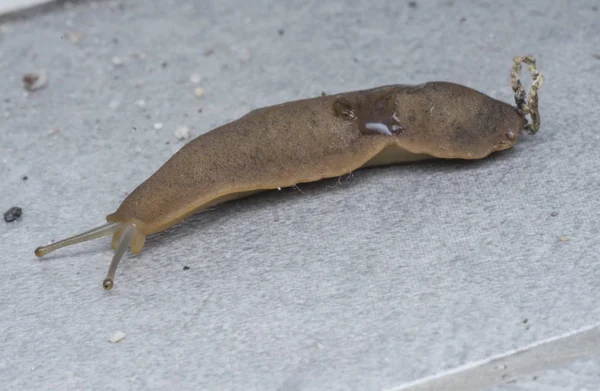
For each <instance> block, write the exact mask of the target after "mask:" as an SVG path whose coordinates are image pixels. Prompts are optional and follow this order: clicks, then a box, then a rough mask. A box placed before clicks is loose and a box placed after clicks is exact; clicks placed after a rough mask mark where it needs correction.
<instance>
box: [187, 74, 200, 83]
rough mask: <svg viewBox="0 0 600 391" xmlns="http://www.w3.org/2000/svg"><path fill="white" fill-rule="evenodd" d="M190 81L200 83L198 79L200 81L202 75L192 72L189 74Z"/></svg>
mask: <svg viewBox="0 0 600 391" xmlns="http://www.w3.org/2000/svg"><path fill="white" fill-rule="evenodd" d="M190 81H191V82H192V83H193V84H198V83H200V81H202V77H201V76H200V75H199V74H197V73H192V75H191V76H190Z"/></svg>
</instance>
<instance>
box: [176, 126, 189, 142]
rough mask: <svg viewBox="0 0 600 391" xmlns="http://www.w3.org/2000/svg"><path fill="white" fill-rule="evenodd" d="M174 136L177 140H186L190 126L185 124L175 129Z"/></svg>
mask: <svg viewBox="0 0 600 391" xmlns="http://www.w3.org/2000/svg"><path fill="white" fill-rule="evenodd" d="M175 137H177V139H178V140H187V139H188V138H190V128H188V127H187V126H182V127H180V128H179V129H177V130H176V131H175Z"/></svg>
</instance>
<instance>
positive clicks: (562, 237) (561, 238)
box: [558, 236, 569, 242]
mask: <svg viewBox="0 0 600 391" xmlns="http://www.w3.org/2000/svg"><path fill="white" fill-rule="evenodd" d="M558 239H559V240H560V241H561V242H568V241H569V237H568V236H560V237H559V238H558Z"/></svg>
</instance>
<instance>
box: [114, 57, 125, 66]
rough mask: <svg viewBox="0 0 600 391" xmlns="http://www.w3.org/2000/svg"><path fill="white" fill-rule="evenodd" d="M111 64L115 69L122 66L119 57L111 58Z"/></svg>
mask: <svg viewBox="0 0 600 391" xmlns="http://www.w3.org/2000/svg"><path fill="white" fill-rule="evenodd" d="M112 64H113V65H114V66H115V67H120V66H122V65H123V60H121V58H120V57H116V56H115V57H113V58H112Z"/></svg>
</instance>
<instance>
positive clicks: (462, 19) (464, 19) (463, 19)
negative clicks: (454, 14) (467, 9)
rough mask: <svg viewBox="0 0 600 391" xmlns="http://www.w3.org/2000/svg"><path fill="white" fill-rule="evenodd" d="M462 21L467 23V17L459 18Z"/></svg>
mask: <svg viewBox="0 0 600 391" xmlns="http://www.w3.org/2000/svg"><path fill="white" fill-rule="evenodd" d="M458 21H459V22H460V23H465V22H466V21H467V18H465V17H464V16H463V17H462V18H460V19H459V20H458Z"/></svg>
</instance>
